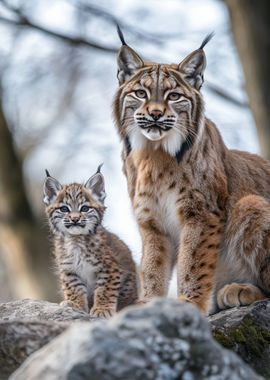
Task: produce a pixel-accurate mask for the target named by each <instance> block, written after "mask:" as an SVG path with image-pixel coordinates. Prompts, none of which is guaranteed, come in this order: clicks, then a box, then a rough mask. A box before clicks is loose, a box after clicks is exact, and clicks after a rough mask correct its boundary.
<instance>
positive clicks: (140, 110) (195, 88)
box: [115, 36, 211, 155]
mask: <svg viewBox="0 0 270 380" xmlns="http://www.w3.org/2000/svg"><path fill="white" fill-rule="evenodd" d="M210 38H211V36H208V37H207V38H206V39H205V41H204V42H203V43H202V45H201V47H200V48H199V49H197V50H195V51H194V52H192V53H191V54H190V55H188V56H187V57H186V58H185V59H184V60H183V61H182V62H181V63H180V64H179V65H176V64H156V63H152V62H145V61H143V60H142V59H141V57H140V56H139V55H138V54H137V53H136V52H135V51H134V50H133V49H131V48H130V47H129V46H127V45H126V44H125V42H124V44H123V46H122V47H121V49H120V51H119V54H118V79H119V84H120V88H119V90H118V92H117V94H116V101H115V118H116V122H117V124H118V128H119V129H120V134H121V135H122V136H123V135H124V136H127V137H128V138H129V140H130V143H131V146H132V148H133V149H142V148H144V147H145V146H146V144H147V143H148V142H150V144H151V145H152V146H153V147H154V148H157V147H159V146H161V147H163V149H164V150H165V151H167V152H168V153H169V154H171V155H175V154H176V153H177V151H179V150H180V148H181V146H182V144H183V143H184V142H185V141H186V142H191V141H192V140H193V139H194V137H195V136H196V134H197V132H198V128H199V124H200V118H201V117H202V114H203V112H202V111H203V100H202V97H201V94H200V92H199V90H200V88H201V86H202V83H203V73H204V69H205V66H206V58H205V54H204V51H203V47H204V45H205V44H206V43H207V42H208V41H209V39H210ZM122 42H123V40H122ZM189 140H190V141H189Z"/></svg>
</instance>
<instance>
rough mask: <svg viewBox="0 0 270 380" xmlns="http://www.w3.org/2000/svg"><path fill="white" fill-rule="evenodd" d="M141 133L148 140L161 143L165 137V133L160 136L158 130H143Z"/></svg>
mask: <svg viewBox="0 0 270 380" xmlns="http://www.w3.org/2000/svg"><path fill="white" fill-rule="evenodd" d="M141 132H142V134H143V135H144V136H145V137H146V138H147V139H148V140H151V141H159V140H161V139H163V137H164V136H165V133H164V132H163V131H162V132H161V134H160V132H159V130H158V129H157V128H155V129H150V130H149V131H148V130H147V129H142V130H141Z"/></svg>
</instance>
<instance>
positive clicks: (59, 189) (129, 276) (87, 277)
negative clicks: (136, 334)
mask: <svg viewBox="0 0 270 380" xmlns="http://www.w3.org/2000/svg"><path fill="white" fill-rule="evenodd" d="M46 174H47V178H46V180H45V183H44V203H45V205H46V214H47V217H48V220H49V224H50V228H51V231H52V233H53V236H54V248H55V257H56V263H57V268H58V272H59V277H60V283H61V287H62V290H63V293H64V299H65V301H64V302H63V303H64V304H68V305H71V306H74V307H77V308H79V309H82V310H85V311H86V312H88V311H89V310H90V315H91V316H95V317H105V318H108V317H110V316H111V315H113V314H114V313H115V312H116V311H117V310H119V309H121V308H123V307H125V306H127V305H130V304H132V303H133V302H134V301H135V300H136V298H137V286H136V269H135V264H134V262H133V260H132V256H131V252H130V251H129V249H128V247H127V246H126V245H125V244H124V243H123V242H122V241H121V240H120V239H119V238H118V237H117V236H115V235H114V234H112V233H110V232H109V231H107V230H106V229H105V228H104V227H103V226H102V224H101V223H102V218H103V215H104V211H105V206H104V199H105V190H104V178H103V175H102V174H101V173H100V168H99V169H98V170H97V172H96V174H94V175H93V176H92V177H91V178H90V179H89V180H88V181H87V182H86V183H85V184H84V185H81V184H78V183H72V184H70V185H65V186H62V185H61V184H60V183H59V182H58V181H57V180H56V179H55V178H53V177H51V176H50V175H49V173H48V172H47V171H46Z"/></svg>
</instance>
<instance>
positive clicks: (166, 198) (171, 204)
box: [156, 190, 181, 248]
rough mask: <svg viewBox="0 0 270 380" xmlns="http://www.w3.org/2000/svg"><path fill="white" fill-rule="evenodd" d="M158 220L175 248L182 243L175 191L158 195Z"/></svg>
mask: <svg viewBox="0 0 270 380" xmlns="http://www.w3.org/2000/svg"><path fill="white" fill-rule="evenodd" d="M156 199H157V205H156V218H157V221H158V224H159V225H160V228H161V229H162V231H163V232H165V233H166V234H167V235H169V237H170V240H171V241H172V243H173V245H174V247H175V248H178V246H179V241H180V232H181V225H180V219H179V216H178V212H177V205H176V200H177V193H176V192H174V191H173V190H171V191H167V192H166V191H165V192H164V193H161V194H160V195H157V198H156Z"/></svg>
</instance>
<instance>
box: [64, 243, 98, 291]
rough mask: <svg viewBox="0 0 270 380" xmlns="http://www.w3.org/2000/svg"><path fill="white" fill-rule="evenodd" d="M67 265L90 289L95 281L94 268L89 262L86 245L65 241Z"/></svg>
mask: <svg viewBox="0 0 270 380" xmlns="http://www.w3.org/2000/svg"><path fill="white" fill-rule="evenodd" d="M65 247H66V253H67V258H68V260H67V263H68V265H69V270H70V271H72V272H74V273H76V274H77V275H78V276H79V277H80V278H81V279H82V281H83V282H84V283H85V284H87V287H89V288H91V287H92V286H93V285H94V283H95V281H96V273H95V271H96V268H95V267H94V266H93V265H92V264H91V262H89V259H87V256H88V255H89V252H87V248H86V245H85V243H84V242H83V241H81V242H79V241H73V239H71V238H69V239H67V240H66V241H65Z"/></svg>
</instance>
